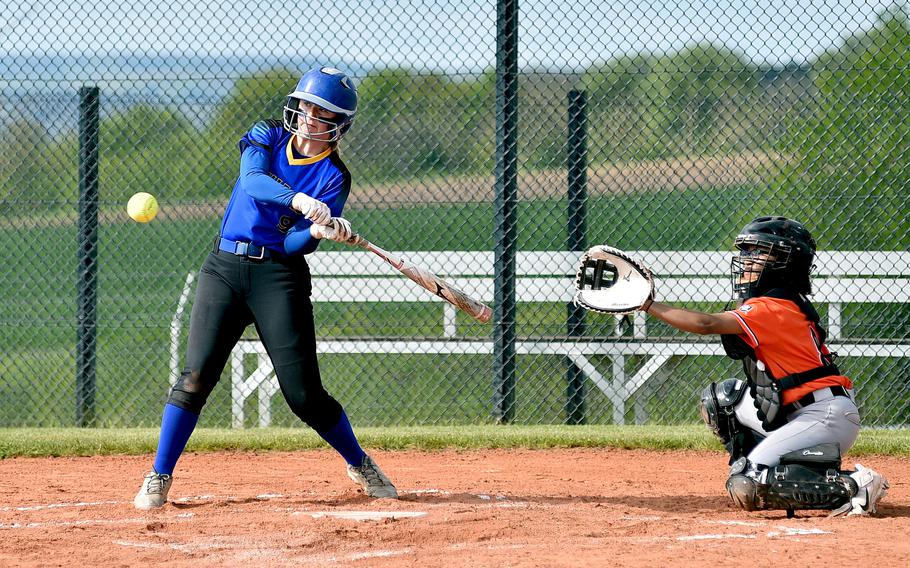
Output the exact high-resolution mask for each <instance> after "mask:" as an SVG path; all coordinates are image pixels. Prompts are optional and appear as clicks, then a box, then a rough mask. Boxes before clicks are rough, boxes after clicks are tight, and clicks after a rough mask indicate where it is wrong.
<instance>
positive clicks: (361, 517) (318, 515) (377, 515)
mask: <svg viewBox="0 0 910 568" xmlns="http://www.w3.org/2000/svg"><path fill="white" fill-rule="evenodd" d="M291 515H292V516H298V515H308V516H310V517H313V518H314V519H323V518H326V517H329V518H334V519H346V520H350V521H381V520H383V519H392V520H397V519H413V518H419V517H425V516H426V515H427V514H426V513H425V512H423V511H294V512H293V513H291Z"/></svg>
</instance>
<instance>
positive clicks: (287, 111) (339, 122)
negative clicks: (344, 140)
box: [283, 97, 354, 142]
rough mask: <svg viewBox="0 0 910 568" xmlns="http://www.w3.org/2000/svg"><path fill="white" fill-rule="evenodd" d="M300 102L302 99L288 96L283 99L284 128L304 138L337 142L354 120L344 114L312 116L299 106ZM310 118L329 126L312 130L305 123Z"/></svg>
mask: <svg viewBox="0 0 910 568" xmlns="http://www.w3.org/2000/svg"><path fill="white" fill-rule="evenodd" d="M301 102H303V99H297V98H294V97H288V98H287V99H285V102H284V112H283V118H284V128H285V130H287V131H288V132H290V133H291V134H296V135H297V136H300V137H301V138H306V139H307V140H319V141H322V142H338V141H339V140H341V137H342V136H343V135H344V133H345V132H347V131H348V128H350V127H351V123H352V122H353V120H354V119H353V117H347V116H344V115H341V116H339V117H338V118H333V119H328V118H319V117H317V116H313V115H311V114H309V113H307V112H306V110H304V109H302V108H300V107H301V104H300V103H301ZM320 108H324V107H320ZM311 120H312V121H316V122H318V123H321V124H325V125H327V126H328V127H329V128H327V129H325V130H324V131H322V132H312V131H311V130H310V127H309V125H308V124H307V122H308V121H311Z"/></svg>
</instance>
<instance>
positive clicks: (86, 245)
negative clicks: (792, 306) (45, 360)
mask: <svg viewBox="0 0 910 568" xmlns="http://www.w3.org/2000/svg"><path fill="white" fill-rule="evenodd" d="M98 106H99V92H98V87H82V88H80V89H79V231H78V236H77V243H76V244H77V247H78V265H77V268H76V273H77V283H76V286H77V299H76V324H77V338H76V425H77V426H93V425H94V423H95V353H96V347H97V339H98V337H97V320H98V311H97V303H98V302H97V300H98V264H97V256H98Z"/></svg>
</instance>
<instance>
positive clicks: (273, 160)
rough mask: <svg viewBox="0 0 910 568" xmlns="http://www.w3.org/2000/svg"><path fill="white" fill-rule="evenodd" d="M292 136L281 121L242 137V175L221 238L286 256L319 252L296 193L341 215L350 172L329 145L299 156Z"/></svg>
mask: <svg viewBox="0 0 910 568" xmlns="http://www.w3.org/2000/svg"><path fill="white" fill-rule="evenodd" d="M292 140H293V135H292V134H291V133H290V132H288V131H287V130H285V129H284V127H283V126H282V125H281V123H280V122H279V121H277V120H267V121H263V122H258V123H256V125H254V126H253V128H252V129H250V131H249V132H247V133H246V134H245V135H244V136H243V138H241V139H240V153H241V159H240V176H239V177H238V178H237V182H236V183H235V184H234V190H233V192H232V193H231V200H230V202H228V206H227V210H225V212H224V219H223V220H222V222H221V236H222V237H224V238H226V239H230V240H233V241H243V242H251V243H253V244H256V245H259V246H264V247H268V248H270V249H272V250H275V251H278V252H280V253H283V254H286V255H297V254H306V253H310V252H312V251H314V250H315V249H316V247H317V246H318V244H319V241H317V240H316V239H313V238H312V237H310V231H309V228H310V225H311V224H312V223H311V222H310V221H309V220H307V219H306V218H304V217H303V215H301V214H300V213H298V212H297V211H296V210H294V209H292V208H291V200H292V199H293V198H294V194H295V193H298V192H300V193H305V194H307V195H309V196H310V197H313V198H315V199H318V200H319V201H322V202H323V203H325V204H326V205H328V206H329V209H330V210H331V211H332V216H333V217H340V216H341V212H342V210H343V209H344V203H345V201H347V198H348V193H349V192H350V190H351V174H350V173H349V172H348V169H347V167H345V165H344V163H343V162H342V161H341V158H340V157H339V156H338V152H337V151H336V150H335V148H329V149H328V150H326V151H325V152H323V153H322V154H319V155H318V156H312V157H305V156H299V155H298V154H297V153H296V151H295V150H294V147H293V143H292Z"/></svg>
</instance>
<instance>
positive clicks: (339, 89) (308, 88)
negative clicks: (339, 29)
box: [284, 67, 357, 142]
mask: <svg viewBox="0 0 910 568" xmlns="http://www.w3.org/2000/svg"><path fill="white" fill-rule="evenodd" d="M300 101H304V102H308V103H311V104H314V105H316V106H319V107H321V108H324V109H326V110H328V111H331V112H334V113H335V114H336V115H337V118H334V119H319V118H317V119H316V120H318V121H320V122H323V123H327V124H330V125H332V128H330V129H329V130H328V131H327V132H326V133H325V134H320V135H319V138H315V139H318V140H324V141H327V142H337V141H338V140H340V139H341V137H342V136H343V135H344V134H345V132H347V131H348V129H349V128H351V123H352V122H354V113H355V112H357V89H356V88H355V87H354V83H353V81H351V79H350V78H349V77H348V76H347V75H345V74H344V72H342V71H340V70H338V69H335V68H334V67H317V68H316V69H310V70H309V71H307V72H306V73H304V74H303V76H302V77H301V78H300V81H298V82H297V88H295V89H294V91H293V92H291V93H290V94H289V95H288V96H287V99H286V100H285V103H284V127H285V128H286V129H287V130H288V131H290V132H292V133H294V134H297V135H298V136H301V137H303V138H309V139H314V138H313V137H312V136H311V135H310V133H309V131H308V129H307V128H306V126H305V121H303V120H300V118H302V117H303V118H305V114H306V113H305V112H304V111H303V110H301V109H300ZM326 135H327V136H328V138H325V136H326Z"/></svg>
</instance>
